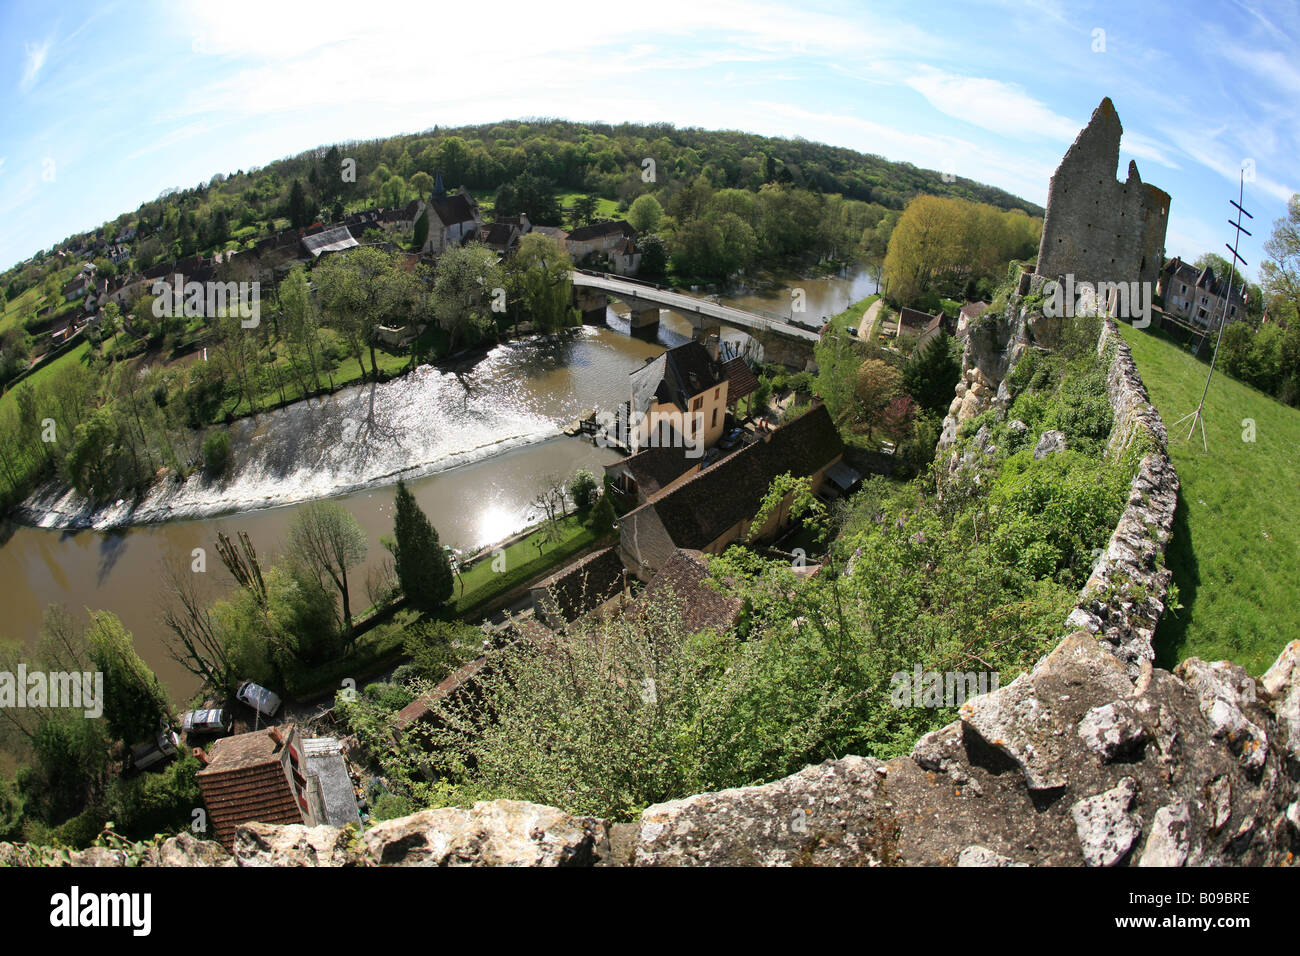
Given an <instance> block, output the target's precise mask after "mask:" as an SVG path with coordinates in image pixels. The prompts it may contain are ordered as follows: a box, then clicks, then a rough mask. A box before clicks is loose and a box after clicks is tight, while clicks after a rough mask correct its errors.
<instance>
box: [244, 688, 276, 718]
mask: <svg viewBox="0 0 1300 956" xmlns="http://www.w3.org/2000/svg"><path fill="white" fill-rule="evenodd" d="M235 696H236V697H238V698H239V699H240V700H242V701H243V702H244V703H245V704H247V705H248V706H249V707H252V708H253V709H254V710H255V711H257V712H258V713H259V714H261V715H262V716H263V717H274V716H275V712H276V711H277V710H279V709H280V697H279V695H278V694H275V693H273V692H272V691H269V690H267V689H266V688H265V687H263V686H262V685H261V684H254V683H253V682H252V681H251V680H246V681H244V682H243V683H242V684H240V685H239V690H237V691H235Z"/></svg>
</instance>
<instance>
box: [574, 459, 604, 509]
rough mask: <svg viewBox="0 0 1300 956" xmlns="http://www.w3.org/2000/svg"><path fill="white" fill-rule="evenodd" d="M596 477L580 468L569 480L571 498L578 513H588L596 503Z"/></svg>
mask: <svg viewBox="0 0 1300 956" xmlns="http://www.w3.org/2000/svg"><path fill="white" fill-rule="evenodd" d="M596 496H597V492H596V476H595V475H593V474H592V473H591V472H590V471H588V470H587V469H586V468H579V469H578V470H577V471H576V472H574V474H573V478H571V479H570V480H569V498H570V499H571V500H572V501H573V506H574V507H575V508H577V509H578V511H580V512H583V513H586V512H587V511H588V510H589V509H590V508H591V506H592V505H593V504H595V502H596Z"/></svg>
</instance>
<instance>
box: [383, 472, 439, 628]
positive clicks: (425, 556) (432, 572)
mask: <svg viewBox="0 0 1300 956" xmlns="http://www.w3.org/2000/svg"><path fill="white" fill-rule="evenodd" d="M393 536H394V539H395V540H394V541H393V543H392V546H391V548H392V552H393V563H394V566H395V567H396V570H397V580H398V582H399V583H400V584H401V586H402V593H403V594H405V595H406V597H407V600H409V601H410V602H411V604H412V605H413V606H414V607H416V608H418V609H419V610H421V611H425V612H430V613H432V612H434V611H437V610H438V609H439V608H441V607H442V606H443V605H444V604H446V603H447V601H448V600H450V598H451V595H452V589H453V584H452V577H451V563H450V561H448V559H447V552H446V550H444V549H443V546H442V543H441V542H440V541H439V540H438V532H437V530H436V529H435V528H434V527H433V524H432V523H431V522H430V521H429V516H428V515H426V514H425V513H424V511H423V509H421V508H420V505H419V503H418V502H417V501H416V500H415V495H413V494H411V491H410V489H409V488H407V487H406V482H404V481H400V480H399V481H398V482H397V496H396V498H395V500H394V515H393Z"/></svg>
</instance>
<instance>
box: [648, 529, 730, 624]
mask: <svg viewBox="0 0 1300 956" xmlns="http://www.w3.org/2000/svg"><path fill="white" fill-rule="evenodd" d="M708 577H709V569H708V555H706V554H702V553H701V552H699V551H692V550H682V549H680V548H679V549H678V550H676V551H674V552H673V555H672V557H671V558H669V559H668V560H667V561H665V562H664V566H663V567H662V568H660V569H659V572H658V573H657V574H656V575H655V576H654V577H653V578H651V579H650V583H649V584H647V585H646V589H645V590H644V591H643V592H642V593H641V597H640V599H639V600H640V602H641V603H643V604H654V603H657V602H660V601H664V600H669V599H671V600H673V601H675V602H676V603H677V605H678V606H679V608H680V613H681V615H682V624H683V625H685V627H686V629H687V631H689V632H690V633H691V634H694V633H696V632H697V631H703V630H706V629H708V630H715V631H718V632H719V633H721V632H724V631H729V630H731V629H732V628H733V627H735V625H736V618H737V617H739V616H740V611H741V609H742V608H743V607H744V605H745V602H744V601H743V600H741V599H740V598H738V597H734V596H733V595H730V594H726V593H724V592H722V591H720V590H717V589H716V588H714V587H713V586H711V585H709V584H705V583H704V582H705V581H706V580H707V579H708Z"/></svg>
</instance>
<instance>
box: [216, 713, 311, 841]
mask: <svg viewBox="0 0 1300 956" xmlns="http://www.w3.org/2000/svg"><path fill="white" fill-rule="evenodd" d="M291 729H292V728H291V727H289V726H282V727H279V728H272V727H268V728H267V729H265V730H257V731H253V732H252V733H247V734H236V735H235V736H233V737H223V738H221V739H220V740H218V741H216V742H215V743H214V744H213V745H212V752H211V753H210V754H208V765H207V766H206V767H204V768H203V769H202V770H200V771H199V772H198V773H197V774H195V777H196V779H197V781H198V784H199V791H200V792H201V793H202V794H203V804H204V806H206V807H207V808H208V817H209V820H210V821H211V823H212V826H213V829H214V831H215V833H216V837H217V839H218V840H219V841H221V843H223V844H224V845H225V846H226V848H227V849H229V848H230V847H232V846H234V843H235V828H236V827H237V826H239V825H240V824H241V823H252V822H258V823H302V822H303V820H302V811H301V810H300V809H299V805H298V801H297V799H296V798H295V797H294V794H293V791H292V790H291V789H290V787H289V781H288V780H287V779H286V778H285V775H284V768H283V766H282V764H281V763H280V760H281V757H282V754H283V748H284V746H285V744H284V743H276V742H275V740H274V738H273V737H272V736H271V734H272V731H273V730H275V731H277V732H279V733H280V734H282V735H283V737H282V739H284V740H286V741H287V740H288V738H289V734H290V730H291Z"/></svg>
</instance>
